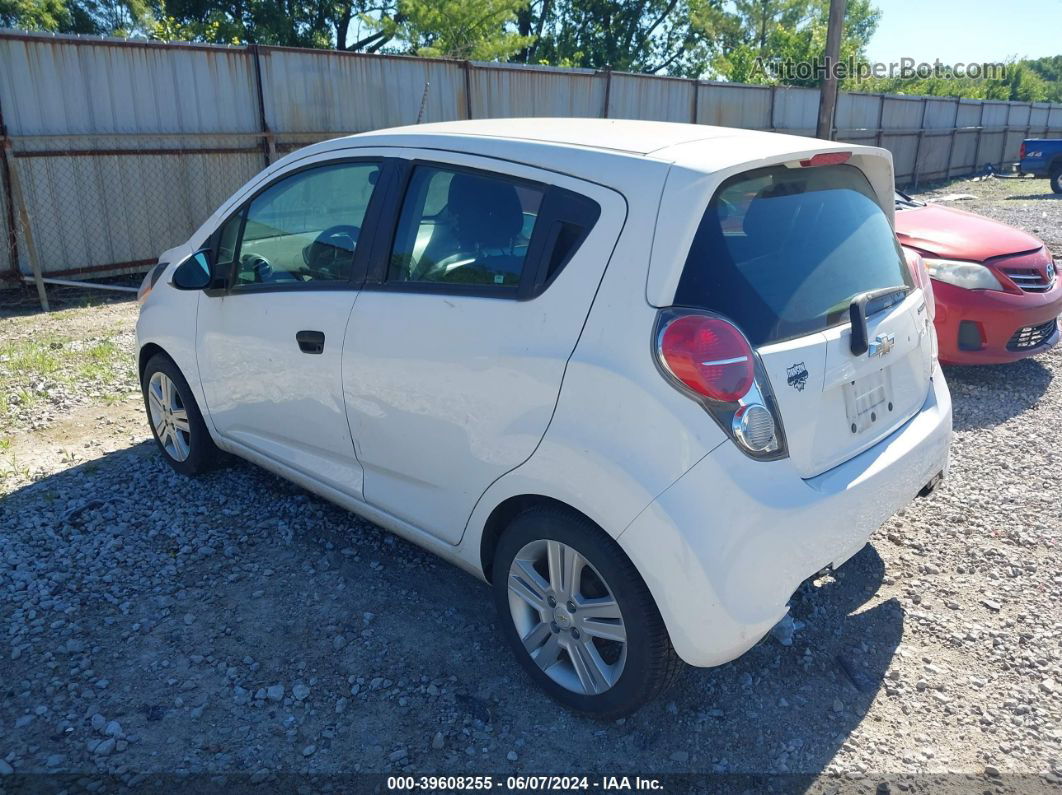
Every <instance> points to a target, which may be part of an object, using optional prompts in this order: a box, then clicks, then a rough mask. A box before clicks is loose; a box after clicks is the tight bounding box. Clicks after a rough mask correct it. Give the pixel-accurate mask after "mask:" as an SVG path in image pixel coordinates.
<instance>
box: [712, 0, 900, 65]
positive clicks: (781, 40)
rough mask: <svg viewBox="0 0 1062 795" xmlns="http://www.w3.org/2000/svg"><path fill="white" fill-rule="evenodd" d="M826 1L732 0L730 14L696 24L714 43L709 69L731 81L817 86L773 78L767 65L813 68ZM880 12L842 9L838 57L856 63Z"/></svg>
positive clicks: (854, 3)
mask: <svg viewBox="0 0 1062 795" xmlns="http://www.w3.org/2000/svg"><path fill="white" fill-rule="evenodd" d="M829 12H830V4H829V0H737V2H735V4H734V10H733V11H727V12H723V13H718V14H712V15H704V16H701V17H699V18H698V20H697V23H698V25H699V26H700V27H701V29H702V30H704V32H705V34H706V35H714V36H715V37H716V40H717V42H718V46H717V50H716V54H715V56H714V57H713V59H712V67H713V68H714V70H715V71H716V73H717V74H718V75H719V76H721V77H723V78H725V79H727V80H729V81H731V82H735V83H760V84H771V83H777V84H781V85H795V86H817V85H818V84H819V81H820V79H821V78H820V76H819V75H818V74H817V73H809V74H807V75H789V74H784V73H782V74H776V73H775V72H774V71H773V70H772V69H771V68H770V65H771V63H772V62H774V63H776V64H784V63H790V64H799V63H805V64H808V63H810V64H814V63H817V62H820V61H821V60H822V57H823V53H824V52H825V49H826V28H827V21H828V19H829ZM880 17H881V12H880V11H878V10H877V9H876V8H874V7H873V6H872V5H871V4H870V0H849V2H848V3H847V5H846V8H845V17H844V33H843V36H842V38H841V59H842V60H843V61H846V60H848V59H853V60H854V61H859V60H861V59H862V57H863V52H864V50H865V48H866V45H867V43H868V42H869V41H870V37H871V36H872V35H873V34H874V31H875V29H876V28H877V25H878V20H879V19H880Z"/></svg>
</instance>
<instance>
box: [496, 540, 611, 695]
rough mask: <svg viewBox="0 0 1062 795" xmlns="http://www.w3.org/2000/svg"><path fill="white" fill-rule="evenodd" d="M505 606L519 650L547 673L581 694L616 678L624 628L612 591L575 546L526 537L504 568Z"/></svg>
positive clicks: (606, 686)
mask: <svg viewBox="0 0 1062 795" xmlns="http://www.w3.org/2000/svg"><path fill="white" fill-rule="evenodd" d="M508 590H509V609H510V611H511V614H512V619H513V624H514V625H515V626H516V631H517V633H518V634H519V635H520V638H521V640H522V641H523V645H524V649H525V650H526V651H527V653H528V655H529V656H530V657H531V659H532V660H534V661H535V663H536V664H537V665H538V667H539V668H541V669H542V671H543V672H545V674H546V675H547V676H549V677H550V678H551V679H552V680H553V681H554V682H556V683H557V684H559V685H560V686H562V687H564V688H566V689H567V690H570V691H572V692H574V693H579V694H582V695H599V694H601V693H604V692H605V691H607V690H609V689H610V688H611V687H612V686H613V685H615V684H616V682H617V681H618V680H619V678H620V675H621V674H622V673H623V668H624V665H625V664H626V661H627V630H626V627H625V626H624V623H623V614H622V613H621V611H620V606H619V603H618V602H617V601H616V597H615V595H614V594H613V593H612V590H611V589H610V588H609V586H608V584H607V583H606V582H605V580H604V578H603V577H602V576H601V575H600V574H599V573H598V571H597V570H596V569H595V568H594V567H593V566H592V565H591V564H590V562H589V561H588V560H587V559H586V558H585V557H583V556H582V555H581V554H580V553H579V552H578V551H577V550H575V549H574V548H572V547H570V546H568V545H567V544H564V543H562V542H560V541H555V540H550V539H540V540H537V541H532V542H531V543H529V544H526V545H524V547H523V548H522V549H521V550H520V551H519V552H518V553H517V555H516V557H515V558H514V559H513V562H512V564H511V566H510V567H509V582H508Z"/></svg>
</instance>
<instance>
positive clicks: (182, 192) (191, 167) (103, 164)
mask: <svg viewBox="0 0 1062 795" xmlns="http://www.w3.org/2000/svg"><path fill="white" fill-rule="evenodd" d="M16 163H17V167H18V172H19V179H20V182H21V185H22V191H23V195H24V197H25V202H26V209H27V212H28V213H29V215H30V218H31V219H33V222H34V242H35V244H36V248H37V256H38V258H39V260H40V263H41V268H42V270H43V271H44V272H45V273H55V272H67V271H70V270H72V269H77V270H84V271H89V272H91V271H95V270H97V269H99V268H100V267H102V266H106V265H114V264H115V263H128V264H129V267H130V268H132V269H138V268H140V269H142V265H141V264H142V263H144V262H145V261H150V260H151V259H153V258H154V257H155V256H157V255H158V253H159V252H161V251H164V250H165V249H167V248H170V247H172V246H175V245H177V244H179V243H180V242H181V241H183V240H185V239H187V237H188V235H190V234H191V233H192V232H193V231H194V230H195V229H196V228H197V227H198V226H199V224H201V223H202V222H203V219H204V218H206V217H207V216H208V215H210V213H212V212H213V211H214V209H215V208H216V207H217V206H218V205H219V204H221V202H222V201H224V200H225V199H226V198H227V197H228V196H229V195H231V193H232V191H233V190H235V189H236V188H237V187H239V186H240V185H241V184H243V183H244V182H246V181H247V180H248V179H250V177H252V176H253V175H254V174H255V173H256V172H258V171H259V170H260V169H261V168H262V165H263V160H262V155H261V153H259V152H257V151H255V152H244V153H239V154H192V153H184V154H181V155H135V156H128V155H122V156H108V155H101V156H93V157H36V158H16ZM53 224H55V225H56V226H54V227H53V226H52V225H53ZM57 231H58V232H61V233H56V232H57ZM23 242H24V241H23ZM20 252H21V254H22V257H21V258H22V260H23V262H22V270H23V272H29V271H30V266H29V262H28V261H27V260H26V254H25V247H24V246H23V247H22V248H21V249H20ZM114 270H123V268H121V267H119V268H115V269H114ZM108 272H110V271H108Z"/></svg>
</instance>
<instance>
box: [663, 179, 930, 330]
mask: <svg viewBox="0 0 1062 795" xmlns="http://www.w3.org/2000/svg"><path fill="white" fill-rule="evenodd" d="M899 286H907V287H911V286H912V284H911V277H910V274H909V272H908V270H907V268H906V266H905V264H904V259H903V254H902V252H901V249H900V247H899V244H898V243H897V242H896V237H895V235H893V233H892V229H891V227H890V226H889V221H888V218H886V216H885V213H884V212H882V209H881V207H880V206H879V205H878V203H877V200H876V199H875V197H874V193H873V189H872V188H871V186H870V183H869V182H868V181H867V178H866V177H865V176H864V175H863V172H861V171H860V170H859V169H857V168H855V167H854V166H848V165H835V166H819V167H814V168H800V169H793V168H786V167H785V166H771V167H769V168H763V169H757V170H755V171H749V172H746V173H744V174H740V175H738V176H736V177H731V178H730V179H728V180H727V181H726V182H724V183H723V184H722V186H721V187H720V188H719V190H718V191H716V194H715V196H713V197H712V201H711V203H709V205H708V209H707V210H705V213H704V218H703V219H701V223H700V226H699V227H698V229H697V234H696V236H695V237H694V239H693V245H692V246H691V248H690V253H689V256H688V257H687V259H686V266H685V269H684V271H683V273H682V278H681V280H680V281H679V287H678V292H677V293H676V296H675V303H676V304H678V305H681V306H692V307H699V308H702V309H708V310H711V311H714V312H718V313H719V314H721V315H725V316H726V317H728V318H730V319H731V320H733V321H734V322H735V323H737V324H738V325H739V326H740V327H741V329H742V330H743V331H744V332H745V334H746V335H747V336H748V338H749V340H750V341H751V342H752V344H753V345H763V344H765V343H768V342H778V341H780V340H785V339H791V338H793V337H799V336H804V335H806V334H813V333H815V332H818V331H822V330H823V329H825V328H828V327H830V326H832V325H836V324H838V323H840V322H842V321H845V320H847V317H848V306H849V304H850V303H851V301H852V299H853V298H854V297H855V296H857V295H859V294H860V293H863V292H866V291H867V290H875V289H878V288H882V287H899Z"/></svg>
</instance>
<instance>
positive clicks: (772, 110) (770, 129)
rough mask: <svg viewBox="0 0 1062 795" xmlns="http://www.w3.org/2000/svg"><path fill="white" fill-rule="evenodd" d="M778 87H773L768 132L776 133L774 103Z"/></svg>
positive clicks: (768, 112) (768, 110)
mask: <svg viewBox="0 0 1062 795" xmlns="http://www.w3.org/2000/svg"><path fill="white" fill-rule="evenodd" d="M777 92H778V86H771V105H770V107H769V108H768V109H767V132H774V102H775V95H776V94H777Z"/></svg>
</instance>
